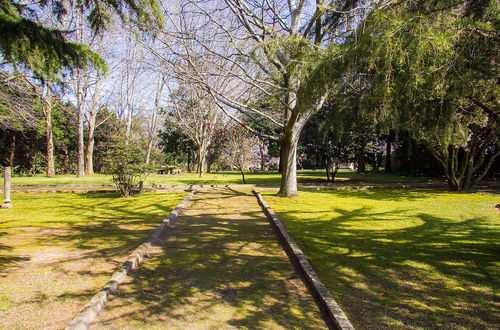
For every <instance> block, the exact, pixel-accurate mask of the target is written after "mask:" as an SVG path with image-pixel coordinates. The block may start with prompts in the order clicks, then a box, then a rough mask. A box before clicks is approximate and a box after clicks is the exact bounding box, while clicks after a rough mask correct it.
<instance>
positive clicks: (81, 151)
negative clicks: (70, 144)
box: [76, 95, 85, 178]
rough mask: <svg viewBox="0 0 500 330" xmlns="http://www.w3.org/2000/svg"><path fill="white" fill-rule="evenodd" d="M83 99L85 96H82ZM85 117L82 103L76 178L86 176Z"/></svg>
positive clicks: (79, 118)
mask: <svg viewBox="0 0 500 330" xmlns="http://www.w3.org/2000/svg"><path fill="white" fill-rule="evenodd" d="M80 98H83V95H82V96H80ZM83 117H84V109H83V101H82V102H81V103H80V105H79V107H78V165H77V169H76V177H77V178H81V177H83V176H84V175H85V172H84V170H85V168H84V164H85V150H84V142H83V139H84V133H83Z"/></svg>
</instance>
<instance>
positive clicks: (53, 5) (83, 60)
mask: <svg viewBox="0 0 500 330" xmlns="http://www.w3.org/2000/svg"><path fill="white" fill-rule="evenodd" d="M69 5H70V3H69V2H66V1H57V0H56V1H50V0H49V1H47V0H45V1H42V2H40V3H36V4H35V3H33V4H20V3H19V2H18V1H15V0H0V54H1V55H2V57H3V59H4V61H6V62H10V63H13V64H16V65H23V66H25V67H27V68H28V69H30V70H32V71H33V72H34V73H35V74H36V75H38V76H40V77H43V78H45V79H54V77H55V75H56V74H57V73H61V72H63V71H64V70H71V69H73V68H86V67H87V66H88V65H89V64H92V65H93V66H94V67H95V68H96V69H97V70H101V71H102V70H105V69H106V64H105V62H104V60H103V59H102V58H101V57H100V56H99V55H97V54H96V53H95V52H93V51H92V50H91V48H90V47H88V46H87V45H82V44H78V43H75V42H70V41H68V38H67V35H68V33H69V31H63V30H58V29H54V28H50V27H46V26H43V25H42V24H41V23H39V22H38V21H37V19H36V16H37V12H38V11H40V10H42V9H48V10H51V12H52V14H53V15H54V16H55V17H56V18H57V19H58V20H62V18H63V17H64V15H65V14H66V13H67V9H66V8H67V7H68V6H69ZM76 7H77V8H78V9H79V10H81V11H82V12H84V13H85V14H86V16H87V19H88V23H89V24H90V26H91V27H92V29H93V30H94V32H98V31H99V30H102V29H105V28H107V27H108V25H109V24H110V23H111V22H112V19H113V14H114V13H116V14H117V15H118V16H120V18H121V19H122V20H130V21H131V22H132V23H134V24H137V25H139V26H141V27H143V28H146V29H151V28H152V27H155V26H162V25H163V17H162V16H161V14H160V9H159V6H158V4H157V3H156V1H155V0H119V1H117V0H93V1H77V2H76Z"/></svg>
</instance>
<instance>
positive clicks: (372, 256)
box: [264, 190, 500, 329]
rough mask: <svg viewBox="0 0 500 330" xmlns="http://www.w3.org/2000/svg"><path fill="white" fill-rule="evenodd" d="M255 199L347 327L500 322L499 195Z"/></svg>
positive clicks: (396, 193)
mask: <svg viewBox="0 0 500 330" xmlns="http://www.w3.org/2000/svg"><path fill="white" fill-rule="evenodd" d="M264 194H265V195H264V197H265V199H266V201H267V202H268V203H269V205H270V206H271V207H272V208H273V209H274V210H275V211H276V213H277V214H278V216H279V217H280V218H281V220H282V221H283V222H284V224H285V225H286V227H287V229H288V230H289V232H290V233H291V235H292V236H293V237H294V238H295V239H296V241H297V242H298V243H299V245H300V247H301V248H302V249H303V250H304V252H305V253H306V255H307V257H308V258H309V260H310V262H311V263H312V265H313V267H314V268H315V270H316V271H317V273H318V274H319V276H320V278H321V279H322V280H323V282H324V283H325V285H326V286H327V287H328V288H329V289H330V291H331V292H332V294H333V296H334V297H335V299H336V300H337V302H338V303H339V304H340V305H341V307H342V308H343V309H344V311H345V312H346V314H347V315H348V317H349V318H350V320H351V321H352V322H353V323H354V326H355V327H359V328H368V329H381V328H394V329H405V328H408V329H421V328H424V329H428V328H441V329H442V328H453V329H486V328H487V329H494V328H497V327H498V325H499V324H500V318H499V315H500V314H499V307H500V299H499V298H500V296H499V291H498V288H499V287H498V285H499V278H500V244H499V243H500V212H499V211H498V210H497V209H496V208H495V205H496V204H498V203H499V202H500V197H499V195H483V194H456V193H448V192H444V191H438V190H421V191H419V190H416V191H407V190H374V191H356V190H352V191H322V192H301V193H300V195H299V197H298V198H295V199H293V200H290V199H283V198H278V197H274V196H273V195H272V192H265V193H264Z"/></svg>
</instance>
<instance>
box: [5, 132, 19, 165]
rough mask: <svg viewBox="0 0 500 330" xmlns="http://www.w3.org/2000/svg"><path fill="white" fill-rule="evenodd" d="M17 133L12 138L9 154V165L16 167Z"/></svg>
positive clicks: (13, 133)
mask: <svg viewBox="0 0 500 330" xmlns="http://www.w3.org/2000/svg"><path fill="white" fill-rule="evenodd" d="M16 139H17V136H16V132H12V135H11V137H10V145H9V150H8V154H7V164H9V166H14V157H15V154H16Z"/></svg>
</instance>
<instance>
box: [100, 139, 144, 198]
mask: <svg viewBox="0 0 500 330" xmlns="http://www.w3.org/2000/svg"><path fill="white" fill-rule="evenodd" d="M104 163H105V171H104V172H105V173H106V174H109V175H112V180H113V182H114V183H115V185H116V188H117V190H118V192H119V193H120V195H121V196H122V197H129V196H131V195H132V193H133V192H141V190H142V183H143V182H144V180H145V179H146V177H147V176H148V175H149V173H150V172H151V170H152V168H151V166H150V165H147V164H146V163H145V157H144V154H143V151H142V150H141V148H140V147H139V145H137V144H135V143H132V142H131V143H129V144H126V143H124V142H123V141H117V142H115V143H113V144H112V145H110V148H109V149H108V151H107V152H106V158H105V161H104Z"/></svg>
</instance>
